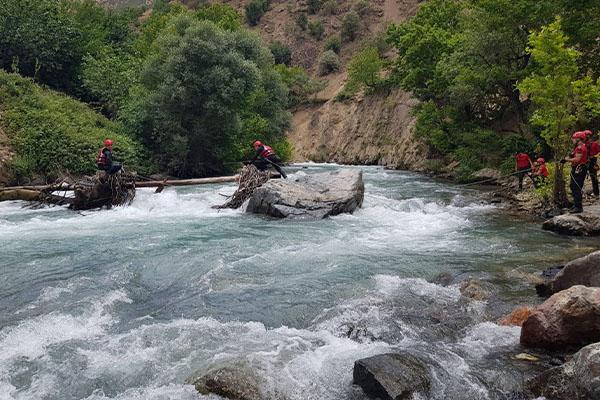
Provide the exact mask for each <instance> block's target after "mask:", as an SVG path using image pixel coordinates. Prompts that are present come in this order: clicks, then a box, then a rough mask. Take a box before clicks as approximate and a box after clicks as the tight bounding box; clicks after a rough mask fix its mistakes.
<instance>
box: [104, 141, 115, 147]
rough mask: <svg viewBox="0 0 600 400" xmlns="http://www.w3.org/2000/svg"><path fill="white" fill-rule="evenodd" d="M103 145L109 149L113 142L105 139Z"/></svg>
mask: <svg viewBox="0 0 600 400" xmlns="http://www.w3.org/2000/svg"><path fill="white" fill-rule="evenodd" d="M104 145H105V146H106V147H110V146H112V145H113V141H112V140H110V139H106V140H105V141H104Z"/></svg>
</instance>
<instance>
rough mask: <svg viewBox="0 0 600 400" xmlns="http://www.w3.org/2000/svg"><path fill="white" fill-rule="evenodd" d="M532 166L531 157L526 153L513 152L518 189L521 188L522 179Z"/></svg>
mask: <svg viewBox="0 0 600 400" xmlns="http://www.w3.org/2000/svg"><path fill="white" fill-rule="evenodd" d="M532 167H533V165H532V163H531V159H530V158H529V156H528V155H527V154H526V153H517V154H515V173H516V174H517V177H518V178H519V190H523V179H524V178H525V175H527V173H528V172H529V171H531V169H532Z"/></svg>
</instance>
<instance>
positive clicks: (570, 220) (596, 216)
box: [542, 205, 600, 236]
mask: <svg viewBox="0 0 600 400" xmlns="http://www.w3.org/2000/svg"><path fill="white" fill-rule="evenodd" d="M542 228H543V229H545V230H547V231H553V232H557V233H560V234H562V235H573V236H597V235H600V205H594V206H588V207H586V208H585V210H584V212H583V213H581V214H565V215H559V216H557V217H554V218H552V219H549V220H547V221H545V222H544V224H543V225H542Z"/></svg>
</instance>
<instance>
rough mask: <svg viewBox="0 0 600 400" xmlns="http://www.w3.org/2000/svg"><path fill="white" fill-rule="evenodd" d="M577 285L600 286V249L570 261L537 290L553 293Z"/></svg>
mask: <svg viewBox="0 0 600 400" xmlns="http://www.w3.org/2000/svg"><path fill="white" fill-rule="evenodd" d="M575 285H584V286H592V287H600V251H595V252H593V253H591V254H588V255H587V256H585V257H581V258H578V259H576V260H573V261H571V262H569V263H568V264H567V265H565V266H564V268H562V269H560V270H559V271H558V273H557V274H556V275H555V276H554V277H552V278H551V279H549V280H548V281H547V282H546V283H544V284H541V285H539V288H538V287H537V286H536V290H538V292H540V291H541V292H543V293H548V294H553V293H557V292H560V291H561V290H565V289H568V288H570V287H571V286H575ZM542 287H543V289H542Z"/></svg>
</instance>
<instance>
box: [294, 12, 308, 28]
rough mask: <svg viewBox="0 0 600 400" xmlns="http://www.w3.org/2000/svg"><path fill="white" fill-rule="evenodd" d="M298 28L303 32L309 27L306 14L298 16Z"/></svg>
mask: <svg viewBox="0 0 600 400" xmlns="http://www.w3.org/2000/svg"><path fill="white" fill-rule="evenodd" d="M296 26H298V28H300V29H301V30H303V31H305V30H306V28H307V27H308V17H307V16H306V13H300V14H298V15H296Z"/></svg>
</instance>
